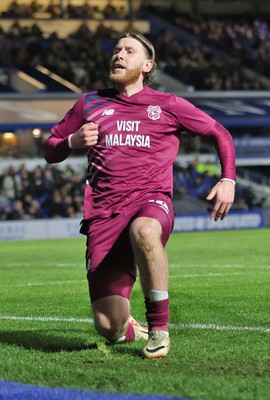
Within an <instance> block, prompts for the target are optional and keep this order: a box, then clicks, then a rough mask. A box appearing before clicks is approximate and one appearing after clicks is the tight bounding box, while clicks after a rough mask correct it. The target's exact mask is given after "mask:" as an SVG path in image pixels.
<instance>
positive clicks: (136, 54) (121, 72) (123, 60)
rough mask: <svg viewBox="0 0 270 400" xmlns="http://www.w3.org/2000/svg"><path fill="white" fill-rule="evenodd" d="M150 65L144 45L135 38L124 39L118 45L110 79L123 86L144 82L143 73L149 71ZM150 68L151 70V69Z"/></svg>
mask: <svg viewBox="0 0 270 400" xmlns="http://www.w3.org/2000/svg"><path fill="white" fill-rule="evenodd" d="M149 63H150V64H151V65H150V67H151V68H152V61H151V60H148V59H147V54H146V51H145V49H144V47H143V45H142V44H141V43H140V42H139V41H138V40H136V39H134V38H123V39H120V40H119V42H118V43H117V45H116V47H115V49H114V52H113V56H112V60H111V68H110V79H111V81H112V82H114V83H116V84H120V85H123V86H126V85H130V84H133V83H136V82H138V81H140V80H141V82H142V81H143V72H148V71H149ZM151 68H150V69H151Z"/></svg>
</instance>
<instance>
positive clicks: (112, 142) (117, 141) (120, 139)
mask: <svg viewBox="0 0 270 400" xmlns="http://www.w3.org/2000/svg"><path fill="white" fill-rule="evenodd" d="M105 143H106V146H134V147H148V148H150V136H149V135H131V134H127V135H126V136H125V135H122V134H121V133H120V134H117V133H116V134H110V135H105Z"/></svg>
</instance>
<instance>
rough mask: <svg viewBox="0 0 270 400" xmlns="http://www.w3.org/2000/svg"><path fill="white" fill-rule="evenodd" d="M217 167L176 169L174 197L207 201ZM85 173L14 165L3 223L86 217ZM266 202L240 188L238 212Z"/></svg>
mask: <svg viewBox="0 0 270 400" xmlns="http://www.w3.org/2000/svg"><path fill="white" fill-rule="evenodd" d="M218 177H219V170H218V167H217V165H216V164H213V163H210V162H208V163H205V164H202V163H200V162H199V161H198V160H197V159H194V160H193V161H192V162H190V164H189V165H187V166H185V167H182V166H180V165H179V164H177V163H175V166H174V197H175V198H176V199H177V198H178V199H179V198H181V197H183V196H186V195H189V196H192V197H195V198H198V199H200V200H202V201H205V198H206V196H207V194H208V193H209V191H210V189H211V188H212V187H213V186H214V185H215V183H216V182H217V181H218V179H219V178H218ZM84 186H85V172H84V171H83V169H78V168H76V169H75V168H74V167H72V166H71V165H70V164H67V165H66V166H65V167H62V168H60V167H59V166H55V165H45V166H40V165H38V166H36V167H35V168H33V169H30V168H27V166H26V165H25V164H22V165H21V166H20V167H18V168H14V167H13V166H12V165H10V166H9V167H7V168H6V169H5V170H4V171H3V173H2V174H1V175H0V221H7V220H32V219H45V218H76V217H82V215H83V196H84ZM262 205H263V200H260V199H258V198H257V196H256V195H255V193H254V191H253V190H252V188H251V187H247V188H244V187H241V186H240V185H237V192H236V201H235V205H234V209H241V210H250V209H254V208H256V207H261V206H262Z"/></svg>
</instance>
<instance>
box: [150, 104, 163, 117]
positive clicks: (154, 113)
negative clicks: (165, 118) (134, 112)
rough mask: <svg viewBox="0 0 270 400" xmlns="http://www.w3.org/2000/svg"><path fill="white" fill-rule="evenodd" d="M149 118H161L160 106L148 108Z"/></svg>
mask: <svg viewBox="0 0 270 400" xmlns="http://www.w3.org/2000/svg"><path fill="white" fill-rule="evenodd" d="M147 112H148V118H150V119H152V120H156V119H159V118H160V114H161V112H162V111H161V108H160V107H159V106H149V107H148V108H147Z"/></svg>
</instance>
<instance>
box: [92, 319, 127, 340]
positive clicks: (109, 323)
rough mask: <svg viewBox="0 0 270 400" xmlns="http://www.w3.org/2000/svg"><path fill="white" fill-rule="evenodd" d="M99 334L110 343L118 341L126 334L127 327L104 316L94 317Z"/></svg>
mask: <svg viewBox="0 0 270 400" xmlns="http://www.w3.org/2000/svg"><path fill="white" fill-rule="evenodd" d="M94 321H95V328H96V330H97V332H98V333H99V334H100V335H101V336H103V337H105V338H106V339H107V340H109V341H116V340H118V339H119V338H120V337H122V336H123V335H124V334H125V326H124V325H123V324H122V323H121V322H120V321H115V320H112V319H110V318H109V317H108V316H106V315H104V314H97V315H95V316H94Z"/></svg>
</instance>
